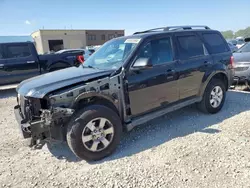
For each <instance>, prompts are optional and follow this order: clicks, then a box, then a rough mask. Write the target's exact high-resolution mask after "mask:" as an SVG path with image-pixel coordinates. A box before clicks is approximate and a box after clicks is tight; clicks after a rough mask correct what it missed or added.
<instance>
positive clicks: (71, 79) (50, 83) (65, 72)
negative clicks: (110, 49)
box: [17, 66, 113, 98]
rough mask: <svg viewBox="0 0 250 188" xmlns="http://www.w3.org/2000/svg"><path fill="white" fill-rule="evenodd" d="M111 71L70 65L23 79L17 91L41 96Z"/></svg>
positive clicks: (31, 95)
mask: <svg viewBox="0 0 250 188" xmlns="http://www.w3.org/2000/svg"><path fill="white" fill-rule="evenodd" d="M69 72H70V74H69ZM112 72H113V71H112V70H108V71H102V70H99V69H93V68H85V67H83V66H79V67H70V68H66V69H62V70H59V71H56V72H51V73H46V74H43V75H40V76H37V77H34V78H30V79H28V80H25V81H23V82H22V83H21V84H19V85H18V87H17V92H18V93H19V94H21V95H22V96H26V97H34V98H43V97H44V96H45V95H46V94H48V93H50V92H52V91H55V90H57V89H61V88H64V87H66V86H70V85H72V84H77V83H84V82H86V81H87V80H89V79H93V78H97V77H100V76H104V75H109V74H110V73H112Z"/></svg>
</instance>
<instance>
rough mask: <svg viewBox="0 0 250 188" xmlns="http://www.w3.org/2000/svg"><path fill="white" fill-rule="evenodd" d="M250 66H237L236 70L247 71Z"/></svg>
mask: <svg viewBox="0 0 250 188" xmlns="http://www.w3.org/2000/svg"><path fill="white" fill-rule="evenodd" d="M248 68H249V67H235V71H239V72H240V71H246V70H247V69H248Z"/></svg>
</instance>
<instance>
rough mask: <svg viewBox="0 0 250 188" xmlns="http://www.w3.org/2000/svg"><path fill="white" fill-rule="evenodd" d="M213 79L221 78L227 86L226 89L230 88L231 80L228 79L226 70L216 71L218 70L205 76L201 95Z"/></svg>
mask: <svg viewBox="0 0 250 188" xmlns="http://www.w3.org/2000/svg"><path fill="white" fill-rule="evenodd" d="M212 79H219V80H222V81H223V83H224V84H225V88H226V90H228V88H229V85H228V84H229V81H228V76H227V74H226V73H225V72H223V71H216V72H213V73H211V74H209V75H207V76H204V78H203V84H202V87H201V89H200V92H199V96H201V97H202V96H203V94H204V92H205V89H206V87H207V85H208V83H209V82H210V81H211V80H212Z"/></svg>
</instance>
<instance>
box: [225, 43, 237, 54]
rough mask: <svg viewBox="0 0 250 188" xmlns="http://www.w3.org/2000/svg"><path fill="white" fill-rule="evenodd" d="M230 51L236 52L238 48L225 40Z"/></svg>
mask: <svg viewBox="0 0 250 188" xmlns="http://www.w3.org/2000/svg"><path fill="white" fill-rule="evenodd" d="M227 44H228V46H229V48H230V49H231V52H236V51H237V50H238V48H237V46H235V45H233V44H232V43H231V42H227Z"/></svg>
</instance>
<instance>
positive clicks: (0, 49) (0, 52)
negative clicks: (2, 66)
mask: <svg viewBox="0 0 250 188" xmlns="http://www.w3.org/2000/svg"><path fill="white" fill-rule="evenodd" d="M0 59H3V50H2V46H0Z"/></svg>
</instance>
